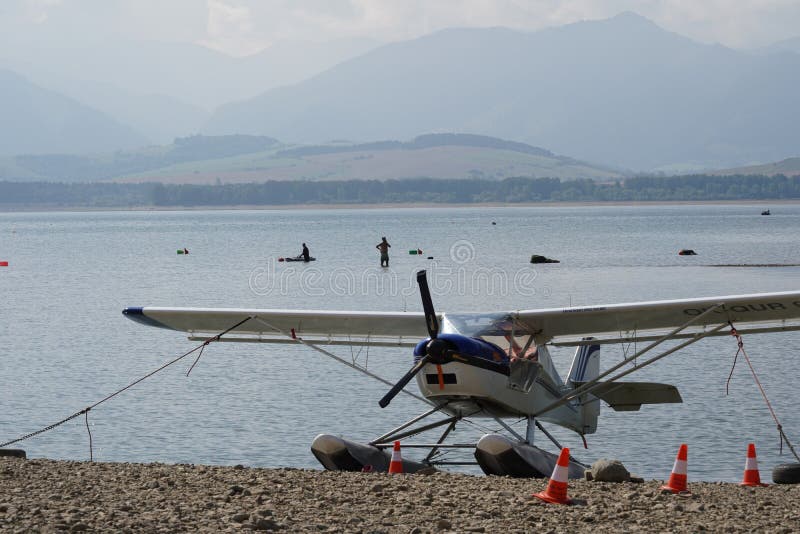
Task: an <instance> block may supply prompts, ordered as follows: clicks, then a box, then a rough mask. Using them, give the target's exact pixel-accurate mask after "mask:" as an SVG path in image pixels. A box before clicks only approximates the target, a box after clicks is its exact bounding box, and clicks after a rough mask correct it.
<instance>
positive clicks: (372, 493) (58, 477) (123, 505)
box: [0, 457, 800, 533]
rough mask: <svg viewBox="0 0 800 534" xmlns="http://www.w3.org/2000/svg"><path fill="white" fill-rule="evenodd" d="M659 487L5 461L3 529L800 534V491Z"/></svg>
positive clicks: (1, 473)
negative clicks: (559, 490)
mask: <svg viewBox="0 0 800 534" xmlns="http://www.w3.org/2000/svg"><path fill="white" fill-rule="evenodd" d="M765 478H766V479H768V478H769V476H768V474H767V476H766V477H765V476H764V474H763V473H762V480H764V479H765ZM662 483H663V481H660V480H658V481H657V480H651V481H645V482H644V483H633V482H625V483H618V484H615V483H608V482H588V481H585V480H580V481H570V483H569V497H570V498H572V499H573V500H574V501H575V503H576V504H575V505H573V506H561V505H553V504H544V503H542V502H541V501H540V500H539V499H536V498H535V497H533V496H532V494H533V493H536V492H540V491H542V490H544V489H545V487H546V486H547V480H531V479H514V478H507V477H494V476H476V475H466V474H455V473H445V472H435V473H429V474H415V475H404V474H402V475H389V474H385V473H344V472H327V471H318V470H310V469H261V468H249V467H244V466H232V467H227V466H226V467H219V466H203V465H166V464H132V463H94V462H75V461H61V460H59V461H56V460H45V459H31V460H23V459H19V458H3V457H0V488H2V489H1V490H0V531H2V532H19V533H22V532H25V533H28V532H241V531H265V532H270V531H273V532H277V531H280V532H363V533H380V532H386V533H392V532H406V533H423V532H532V531H536V532H541V533H547V532H554V533H558V532H576V531H584V532H585V531H593V532H634V531H648V532H702V531H709V532H786V533H789V532H800V486H798V485H770V486H768V487H757V488H749V487H741V486H739V485H738V484H732V483H713V482H697V483H693V482H692V481H691V474H690V478H689V490H690V491H691V494H680V495H673V494H671V493H663V492H662V491H661V490H659V486H660V485H661V484H662Z"/></svg>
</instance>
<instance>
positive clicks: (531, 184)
mask: <svg viewBox="0 0 800 534" xmlns="http://www.w3.org/2000/svg"><path fill="white" fill-rule="evenodd" d="M791 199H800V176H784V175H775V176H761V175H736V176H713V175H691V176H672V177H657V176H647V177H636V178H628V179H625V180H620V181H614V182H605V183H603V182H597V181H593V180H583V179H580V180H561V179H559V178H532V177H517V178H506V179H504V180H488V179H433V178H409V179H404V180H384V181H381V180H340V181H305V180H302V181H265V182H253V183H230V184H217V185H194V184H164V183H136V184H132V183H114V182H89V183H86V182H72V183H65V182H10V181H3V182H0V209H25V208H31V207H39V208H135V207H219V206H286V205H302V204H307V205H336V204H356V205H357V204H404V203H441V204H479V203H535V202H542V203H547V202H649V201H726V200H727V201H731V200H791Z"/></svg>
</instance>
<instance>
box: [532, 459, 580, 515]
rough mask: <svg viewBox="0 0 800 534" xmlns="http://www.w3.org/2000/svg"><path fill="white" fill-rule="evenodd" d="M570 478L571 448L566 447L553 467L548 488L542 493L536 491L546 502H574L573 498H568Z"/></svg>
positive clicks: (536, 495) (538, 496)
mask: <svg viewBox="0 0 800 534" xmlns="http://www.w3.org/2000/svg"><path fill="white" fill-rule="evenodd" d="M568 478H569V449H568V448H566V447H564V448H563V449H561V454H559V455H558V462H556V466H555V467H554V468H553V476H551V477H550V480H549V481H548V482H547V489H545V490H544V491H543V492H541V493H534V494H533V496H534V497H537V498H539V499H541V500H543V501H544V502H549V503H552V504H572V500H571V499H568V498H567V479H568Z"/></svg>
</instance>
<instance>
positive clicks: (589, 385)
mask: <svg viewBox="0 0 800 534" xmlns="http://www.w3.org/2000/svg"><path fill="white" fill-rule="evenodd" d="M724 306H725V305H724V304H723V303H719V304H715V305H714V306H711V307H710V308H708V309H707V310H706V311H704V312H703V313H701V314H699V315H696V316H694V317H692V319H690V320H689V321H687V322H685V323H684V324H682V325H681V326H679V327H678V328H675V329H674V330H672V331H671V332H669V333H668V334H665V335H664V336H662V337H661V338H659V339H658V340H656V341H654V342H653V343H650V344H649V345H648V346H646V347H645V348H643V349H642V350H640V351H638V352H636V353H634V354H633V355H632V356H629V357H627V358H625V359H624V360H622V361H621V362H619V363H618V364H617V365H615V366H613V367H611V368H610V369H608V370H607V371H605V372H603V373H600V374H599V375H598V376H597V377H595V378H594V379H593V380H590V381H588V382H586V383H585V384H583V385H581V386H579V387H577V388H575V389H574V390H572V391H570V392H569V393H567V394H566V395H564V396H563V397H561V398H560V399H558V400H556V401H554V402H552V403H551V404H549V405H548V406H546V407H545V408H543V409H541V410H539V411H538V412H536V413H534V414H532V417H539V416H540V415H542V414H543V413H547V412H549V411H550V410H553V409H555V408H558V407H559V406H563V405H564V404H567V403H568V402H570V401H571V400H573V399H576V398H578V397H579V396H581V395H583V394H584V393H591V391H592V389H594V388H596V387H598V382H599V381H600V380H601V379H603V378H605V377H606V376H608V375H610V374H611V373H613V372H614V371H616V370H617V369H619V368H620V367H622V366H623V365H627V364H628V363H630V362H632V361H634V360H635V359H636V358H638V357H639V356H641V355H642V354H644V353H646V352H649V351H650V350H652V349H653V348H655V347H657V346H658V345H660V344H661V343H663V342H664V341H667V340H668V339H672V338H673V336H674V335H675V334H677V333H678V332H680V331H681V330H684V329H685V328H688V327H690V326H692V324H694V323H695V322H697V321H698V320H699V319H701V318H702V317H704V316H706V315H708V314H710V313H712V312H714V311H716V310H717V309H719V308H722V307H724ZM726 326H728V325H727V323H722V324H720V325H718V326H715V327H714V328H712V329H711V330H708V331H706V332H698V333H696V334H693V335H692V337H691V338H690V339H689V340H688V341H684V342H683V343H681V344H679V345H677V346H675V347H672V348H671V349H669V350H668V351H666V352H662V353H661V354H659V355H658V356H654V357H652V358H650V359H649V360H647V361H645V362H644V363H642V364H639V365H634V366H633V367H631V368H630V369H628V370H627V371H623V372H621V373H619V374H618V375H616V376H614V377H612V378H611V379H609V380H608V382H613V381H615V380H618V379H620V378H622V377H623V376H626V375H629V374H630V373H632V372H634V371H636V370H638V369H641V368H642V367H645V366H647V365H650V364H651V363H655V362H657V361H658V360H660V359H661V358H663V357H664V356H668V355H670V354H672V353H673V352H676V351H678V350H680V349H682V348H684V347H687V346H689V345H691V344H692V343H695V342H697V341H700V340H701V339H703V338H704V337H706V336H709V335H712V334H714V333H715V332H718V331H720V330H722V329H723V328H725V327H726Z"/></svg>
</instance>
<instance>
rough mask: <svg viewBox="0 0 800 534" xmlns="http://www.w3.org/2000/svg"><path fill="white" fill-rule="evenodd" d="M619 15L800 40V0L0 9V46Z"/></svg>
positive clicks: (210, 3)
mask: <svg viewBox="0 0 800 534" xmlns="http://www.w3.org/2000/svg"><path fill="white" fill-rule="evenodd" d="M623 11H633V12H636V13H638V14H640V15H642V16H645V17H647V18H649V19H651V20H653V21H654V22H656V23H657V24H658V25H659V26H661V27H663V28H665V29H667V30H670V31H674V32H676V33H679V34H681V35H685V36H688V37H690V38H692V39H694V40H697V41H700V42H703V43H720V44H723V45H725V46H729V47H732V48H755V47H759V46H765V45H768V44H771V43H774V42H776V41H780V40H783V39H787V38H792V37H797V36H800V0H0V35H5V38H0V44H1V43H2V41H3V40H5V41H6V43H7V44H6V45H7V46H8V43H14V46H24V44H25V43H26V41H27V40H31V39H36V40H38V41H39V43H40V44H41V43H42V42H45V43H52V44H58V43H63V42H70V41H71V42H81V41H86V42H102V41H104V40H108V39H114V38H124V39H128V40H157V41H169V42H175V41H177V42H188V43H195V44H202V45H205V46H207V47H210V48H213V49H215V50H219V51H221V52H224V53H226V54H229V55H234V56H243V55H248V54H252V53H255V52H257V51H259V50H262V49H264V48H267V47H269V46H271V45H272V44H274V43H277V42H285V41H305V42H327V41H332V40H338V39H345V38H369V39H373V40H376V41H379V42H390V41H399V40H405V39H411V38H415V37H418V36H421V35H424V34H427V33H431V32H433V31H436V30H439V29H442V28H448V27H487V26H505V27H510V28H517V29H527V30H537V29H541V28H545V27H551V26H561V25H564V24H568V23H571V22H578V21H581V20H592V19H605V18H609V17H612V16H614V15H616V14H618V13H621V12H623Z"/></svg>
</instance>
